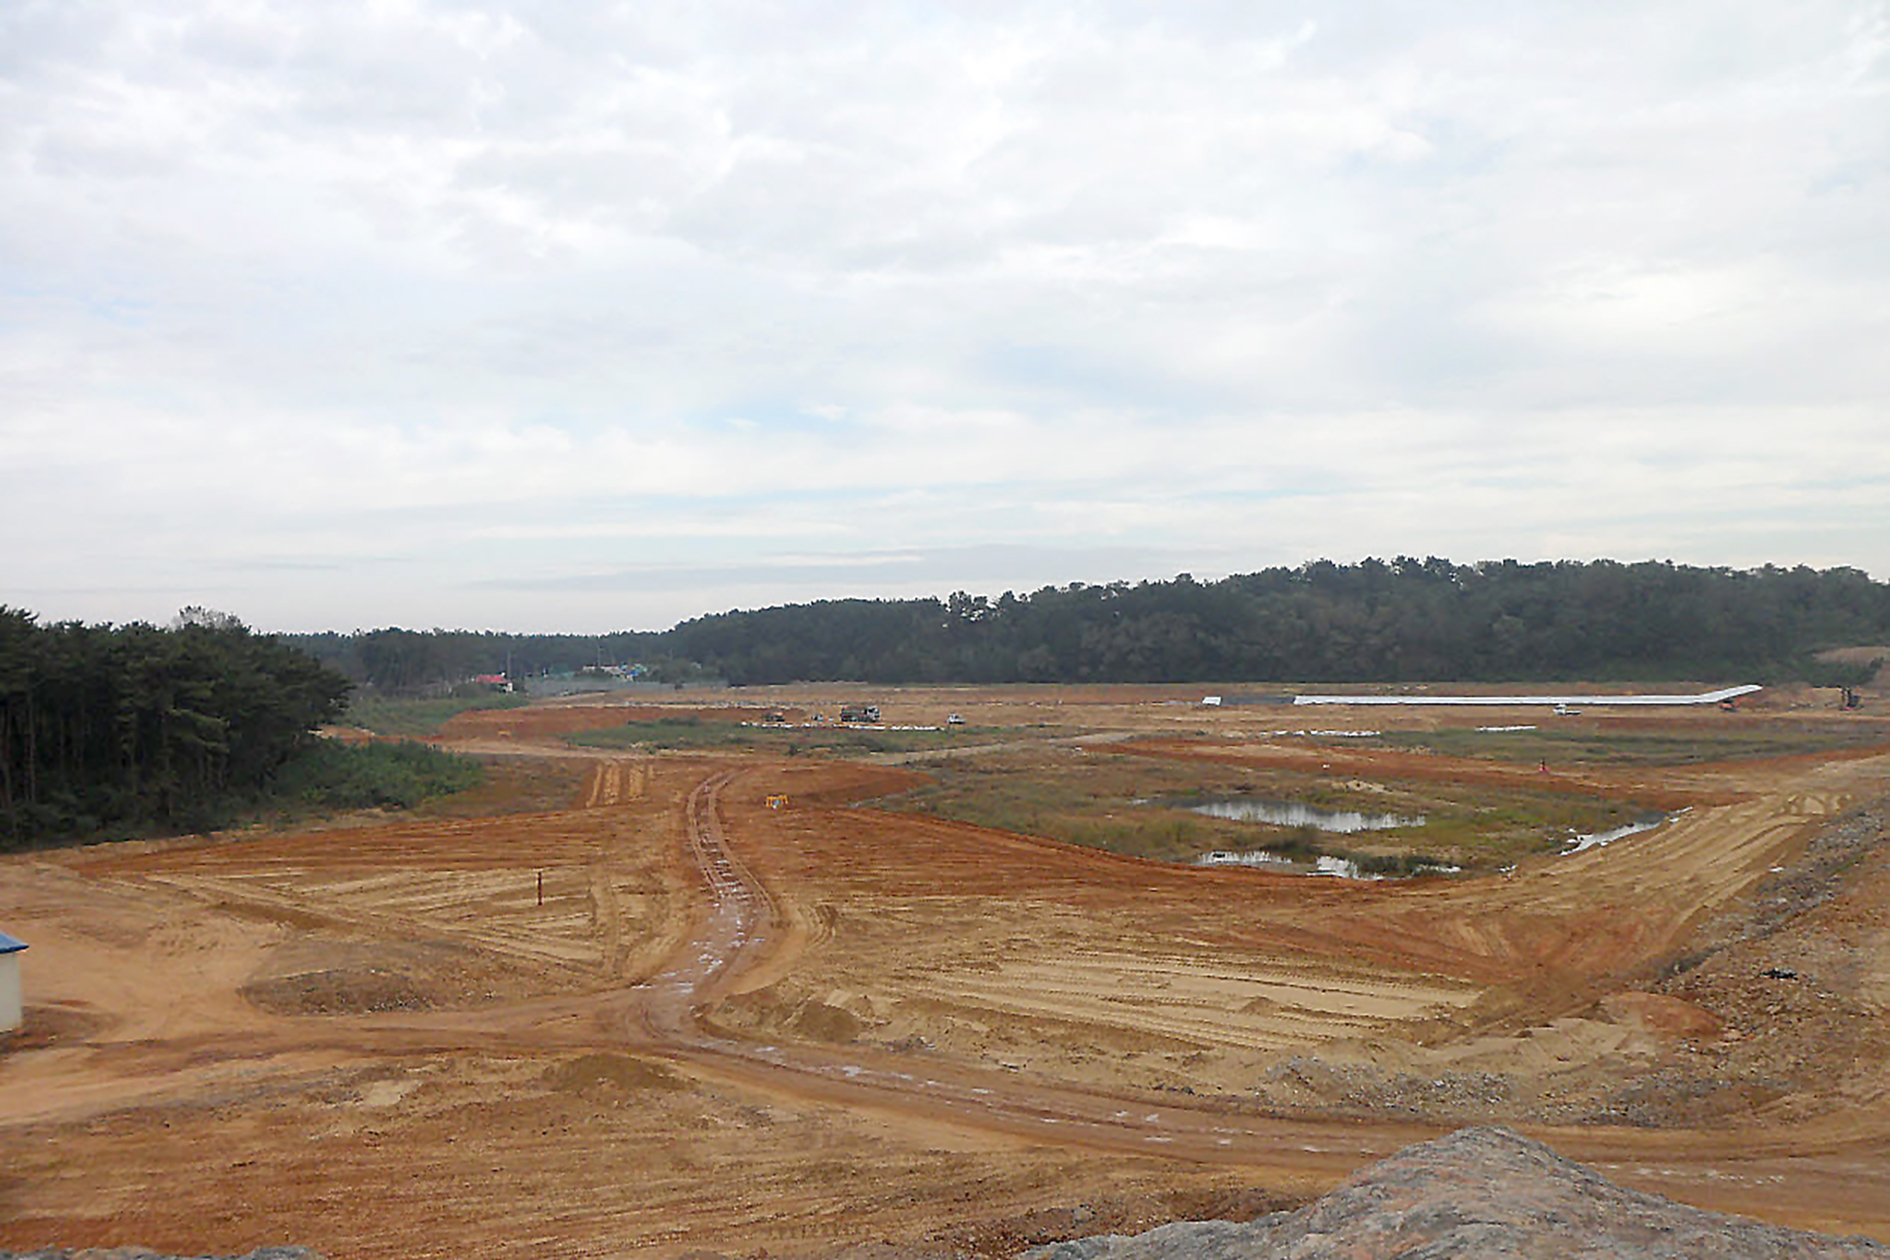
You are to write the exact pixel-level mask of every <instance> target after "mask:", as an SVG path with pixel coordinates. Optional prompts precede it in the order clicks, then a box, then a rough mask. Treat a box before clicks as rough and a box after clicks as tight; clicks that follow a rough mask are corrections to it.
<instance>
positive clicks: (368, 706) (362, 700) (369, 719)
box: [341, 691, 531, 739]
mask: <svg viewBox="0 0 1890 1260" xmlns="http://www.w3.org/2000/svg"><path fill="white" fill-rule="evenodd" d="M530 703H531V701H530V699H529V698H527V697H525V696H521V695H517V694H514V693H509V692H502V691H495V692H487V693H484V694H481V695H473V696H442V697H440V698H439V699H436V700H404V699H398V698H393V697H388V696H362V695H357V696H356V697H355V698H354V699H353V700H351V701H349V703H348V711H347V712H346V713H345V714H343V715H342V718H341V720H342V722H343V723H344V724H346V725H349V726H358V727H360V728H361V729H363V730H368V731H373V732H374V733H375V734H376V735H391V736H394V737H395V738H398V739H417V738H419V737H420V736H423V735H431V734H433V733H434V732H435V731H437V730H439V729H440V727H441V726H443V725H444V724H445V723H446V722H447V721H448V720H449V719H451V718H454V717H457V716H458V715H459V714H461V713H467V712H471V711H472V710H474V709H517V708H521V707H522V706H524V705H527V704H530Z"/></svg>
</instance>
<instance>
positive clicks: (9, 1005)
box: [0, 932, 26, 1032]
mask: <svg viewBox="0 0 1890 1260" xmlns="http://www.w3.org/2000/svg"><path fill="white" fill-rule="evenodd" d="M25 949H26V942H25V941H22V940H20V939H18V938H17V937H12V936H8V935H7V934H6V933H5V932H0V1032H12V1031H13V1030H14V1029H15V1028H18V1027H19V1026H20V1025H21V1024H22V1023H23V1022H24V1017H25V1009H26V1008H25V1001H24V999H23V997H22V995H21V992H20V954H21V952H22V951H24V950H25Z"/></svg>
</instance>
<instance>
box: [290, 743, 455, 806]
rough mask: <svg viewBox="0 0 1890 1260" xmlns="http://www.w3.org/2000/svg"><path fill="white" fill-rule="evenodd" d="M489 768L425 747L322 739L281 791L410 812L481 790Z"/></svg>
mask: <svg viewBox="0 0 1890 1260" xmlns="http://www.w3.org/2000/svg"><path fill="white" fill-rule="evenodd" d="M484 779H485V769H484V768H483V767H482V766H481V765H480V764H479V763H478V762H477V761H474V760H473V759H472V758H471V757H462V756H460V755H458V754H456V753H449V752H442V751H441V750H439V749H437V748H433V747H431V746H429V745H427V744H416V743H412V742H409V741H405V740H403V741H401V742H399V743H394V744H356V745H349V744H341V743H336V742H334V741H332V740H323V741H321V742H319V743H317V744H315V745H314V746H313V747H311V748H309V749H308V750H307V751H306V752H304V753H302V754H301V755H299V756H297V757H295V758H294V759H293V760H291V761H290V762H288V763H287V764H286V765H284V766H283V767H282V769H281V770H280V771H279V772H278V773H277V776H276V790H277V793H278V794H279V795H281V796H283V797H285V798H288V799H290V800H295V801H300V802H301V803H303V804H306V805H316V806H322V807H325V808H329V809H368V808H374V807H391V808H395V809H411V808H412V807H414V806H415V805H418V804H420V803H421V802H422V801H424V800H427V799H428V798H430V797H434V796H444V795H446V794H448V793H450V792H463V791H465V790H466V789H467V788H472V787H477V786H478V785H479V784H480V783H481V782H482V781H483V780H484Z"/></svg>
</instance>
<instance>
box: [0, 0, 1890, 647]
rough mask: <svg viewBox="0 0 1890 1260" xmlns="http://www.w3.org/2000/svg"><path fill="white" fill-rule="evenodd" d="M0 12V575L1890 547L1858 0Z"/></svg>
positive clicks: (291, 606) (851, 591)
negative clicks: (0, 541)
mask: <svg viewBox="0 0 1890 1260" xmlns="http://www.w3.org/2000/svg"><path fill="white" fill-rule="evenodd" d="M1511 8H1513V9H1515V11H1513V12H1511V11H1508V10H1506V9H1505V8H1503V7H1502V6H1490V5H1486V4H1470V3H1449V2H1443V3H1433V4H1426V5H1411V4H1402V3H1400V4H1392V3H1384V4H1372V3H1360V4H1352V5H1346V6H1326V5H1311V4H1304V5H1302V4H1286V3H1240V4H1234V3H1228V4H1216V3H1202V4H1192V5H1179V6H1171V7H1169V8H1163V9H1162V10H1161V11H1159V12H1157V11H1156V10H1155V8H1154V7H1153V6H1143V5H1128V4H1108V3H1097V4H1030V3H1025V4H1016V3H1007V4H1002V5H998V4H982V3H961V4H938V5H926V4H908V5H862V6H855V5H841V4H825V3H801V4H777V5H765V4H740V5H734V4H715V3H701V2H699V0H692V2H691V3H686V4H674V5H667V4H662V3H638V4H634V5H619V6H607V5H603V4H598V3H570V4H560V3H555V2H548V3H542V4H533V5H525V4H519V5H512V6H507V5H498V4H477V3H465V4H458V3H436V2H429V0H376V2H375V3H369V4H359V5H332V4H316V3H306V4H297V3H282V2H271V0H255V2H242V0H230V2H227V3H213V2H206V3H195V4H191V5H188V6H181V5H174V4H168V3H155V2H139V0H98V2H96V3H81V2H78V0H55V2H50V3H38V2H35V0H27V2H21V0H0V471H3V472H4V474H5V486H6V492H5V494H4V496H0V531H4V541H5V544H6V546H5V551H4V558H3V559H0V603H6V604H11V605H13V606H16V607H25V608H29V609H32V610H34V611H37V612H39V613H41V614H42V615H43V616H45V617H48V618H51V619H66V618H83V619H87V620H129V619H148V620H158V621H162V620H165V619H167V618H168V617H169V616H170V615H171V614H172V613H173V612H175V611H176V609H177V608H178V607H180V606H182V605H183V604H186V603H202V604H209V605H212V606H215V607H220V608H225V609H228V610H230V611H233V612H235V613H237V614H238V615H240V616H242V617H243V618H244V619H245V620H247V621H249V622H250V623H252V624H254V625H258V626H261V627H265V628H271V629H319V628H330V627H332V628H340V629H351V628H354V627H369V626H378V625H386V624H404V625H418V626H431V625H468V626H477V627H495V628H514V629H525V630H550V629H568V630H579V631H597V630H604V629H611V628H624V627H635V628H660V627H663V626H667V625H669V624H671V623H672V622H674V621H676V620H678V619H680V618H683V617H687V616H692V615H695V614H697V613H700V612H706V611H719V610H722V609H725V608H729V607H735V606H744V607H752V606H758V605H764V604H772V603H781V602H786V601H791V600H801V599H810V598H820V597H831V596H843V595H910V594H944V593H946V592H949V591H950V590H952V589H955V588H965V589H970V590H973V591H981V592H987V593H990V594H996V593H998V592H999V591H1001V590H1003V589H1006V588H1010V589H1016V590H1020V591H1021V590H1029V589H1034V588H1035V587H1038V586H1041V585H1044V584H1046V583H1058V584H1062V583H1066V582H1069V581H1075V580H1081V581H1107V580H1111V579H1116V578H1128V579H1135V578H1140V577H1166V576H1172V575H1173V574H1175V573H1177V572H1180V571H1183V570H1186V571H1190V572H1192V573H1194V574H1195V575H1196V576H1198V577H1211V576H1219V575H1221V574H1225V573H1228V572H1244V571H1248V570H1252V569H1257V568H1260V567H1263V566H1266V565H1270V564H1296V563H1299V562H1300V561H1303V560H1306V559H1310V558H1316V557H1327V558H1331V559H1335V560H1356V559H1358V558H1360V557H1362V556H1365V555H1379V556H1386V557H1389V556H1392V555H1396V554H1413V555H1426V554H1437V555H1445V556H1449V557H1451V558H1453V559H1457V560H1462V561H1468V560H1475V559H1485V558H1499V557H1505V556H1514V557H1517V558H1520V559H1543V558H1551V559H1552V558H1572V559H1588V558H1593V557H1597V556H1611V557H1615V558H1619V559H1624V560H1635V559H1645V558H1650V557H1651V558H1670V559H1674V560H1678V561H1682V562H1688V563H1699V564H1730V565H1736V566H1747V565H1755V564H1761V563H1767V562H1775V563H1782V564H1797V563H1808V564H1813V565H1817V566H1820V567H1823V566H1827V565H1833V564H1849V565H1855V566H1858V567H1861V568H1864V569H1867V570H1869V571H1871V572H1872V573H1873V574H1874V575H1876V576H1878V577H1880V578H1882V577H1890V412H1887V411H1886V408H1885V402H1886V399H1890V350H1886V347H1890V230H1886V225H1890V9H1886V6H1885V5H1884V4H1882V3H1844V2H1839V0H1825V2H1820V0H1811V2H1809V3H1805V4H1797V5H1789V6H1787V5H1776V4H1756V3H1736V4H1726V3H1706V2H1705V0H1698V2H1693V3H1659V2H1658V0H1656V2H1654V3H1634V4H1593V3H1568V4H1555V3H1538V4H1533V5H1527V6H1511Z"/></svg>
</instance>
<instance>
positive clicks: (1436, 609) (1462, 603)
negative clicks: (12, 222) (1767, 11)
mask: <svg viewBox="0 0 1890 1260" xmlns="http://www.w3.org/2000/svg"><path fill="white" fill-rule="evenodd" d="M1887 637H1890V585H1886V584H1884V583H1880V582H1875V581H1873V580H1872V579H1871V578H1870V576H1869V575H1868V574H1866V573H1864V572H1862V571H1860V570H1857V569H1851V568H1833V569H1825V570H1815V569H1811V568H1807V567H1804V566H1800V567H1797V568H1790V569H1786V568H1780V567H1776V566H1770V565H1768V566H1765V567H1763V568H1758V569H1749V570H1739V569H1730V568H1699V567H1691V566H1686V565H1676V564H1673V563H1670V562H1657V561H1648V562H1643V563H1635V564H1623V563H1619V562H1616V561H1611V560H1597V561H1588V562H1580V561H1556V562H1545V563H1538V564H1522V563H1518V562H1516V561H1514V560H1502V561H1488V562H1482V563H1477V564H1455V563H1452V562H1451V561H1449V560H1443V559H1438V558H1436V557H1431V558H1427V559H1422V560H1419V559H1415V558H1412V557H1399V558H1397V559H1393V560H1389V561H1385V560H1378V559H1367V560H1364V561H1360V562H1359V563H1357V564H1336V563H1333V562H1331V561H1326V560H1319V561H1312V562H1309V563H1306V564H1302V565H1299V566H1296V567H1292V568H1286V567H1277V568H1269V569H1262V570H1260V571H1258V572H1254V573H1246V574H1236V575H1234V576H1231V577H1227V578H1224V579H1221V580H1220V581H1215V582H1199V581H1196V580H1195V579H1194V578H1192V577H1191V576H1189V575H1187V574H1182V575H1180V576H1178V577H1175V578H1173V579H1169V580H1166V581H1155V582H1137V583H1134V584H1130V583H1128V582H1112V583H1108V584H1106V585H1085V584H1083V583H1072V584H1070V585H1067V586H1046V587H1044V588H1043V589H1041V590H1038V591H1034V592H1030V593H1026V594H1021V595H1020V594H1017V593H1015V592H1010V591H1006V592H1005V593H1003V594H1002V595H1000V596H998V597H997V598H995V599H993V598H991V597H989V596H986V595H972V594H969V593H966V592H962V591H961V592H957V593H954V594H952V595H950V596H949V597H947V598H944V599H901V600H874V599H837V600H821V601H816V602H813V603H806V604H793V605H786V606H782V607H776V608H765V609H759V610H753V611H734V612H727V613H719V614H714V615H710V616H703V617H697V618H693V619H691V620H688V621H684V622H682V623H680V624H678V625H676V626H674V627H672V628H671V629H669V630H667V631H663V632H651V633H643V632H624V633H622V634H618V635H611V636H602V637H588V636H577V635H499V634H490V633H487V634H475V633H472V632H467V631H441V630H435V631H431V632H420V631H409V630H399V629H387V630H376V631H370V632H365V633H362V632H357V633H356V634H354V635H351V636H350V635H329V636H291V637H290V638H291V641H292V642H295V643H297V644H298V645H300V646H303V647H305V648H308V649H309V650H311V651H313V652H316V653H317V654H318V655H322V656H324V658H325V659H329V660H331V661H333V662H335V663H336V665H337V666H338V667H340V668H343V669H345V670H346V671H347V672H349V673H350V674H351V676H353V677H355V678H357V679H359V680H361V681H364V682H367V683H369V684H371V685H374V686H376V687H381V688H386V689H390V690H395V691H398V690H400V689H402V688H414V687H418V686H421V685H424V684H428V683H439V682H443V681H450V680H453V679H457V678H464V677H468V676H471V675H472V674H476V673H488V672H499V671H502V670H504V669H505V668H506V663H507V661H508V659H509V660H510V662H511V665H512V671H513V673H514V675H515V676H523V675H525V674H527V673H534V672H537V671H539V670H540V669H547V668H553V669H556V668H566V669H568V668H576V667H578V666H581V665H585V664H590V663H592V662H593V661H616V662H630V661H643V662H645V663H651V662H656V663H660V665H661V670H660V671H659V673H658V676H659V677H682V676H685V675H688V674H698V675H700V674H707V675H714V676H717V677H720V678H723V679H726V680H727V681H729V682H731V683H736V684H763V683H781V682H793V681H816V680H829V679H860V680H865V681H871V682H885V683H899V682H972V683H1008V682H1049V683H1078V682H1193V681H1201V682H1210V681H1215V682H1243V681H1250V682H1265V681H1278V682H1321V683H1342V682H1372V683H1394V682H1425V681H1449V680H1453V679H1456V680H1466V681H1508V680H1522V679H1541V680H1545V681H1554V680H1572V679H1583V678H1590V679H1617V680H1634V679H1662V678H1667V679H1672V678H1720V677H1729V676H1735V675H1736V676H1739V677H1742V678H1754V679H1759V680H1777V679H1782V678H1806V677H1810V678H1812V679H1813V680H1823V681H1829V682H1838V681H1847V680H1848V681H1855V679H1854V678H1851V677H1850V676H1849V675H1846V674H1845V671H1844V670H1842V669H1839V668H1836V667H1824V666H1819V665H1817V664H1816V663H1815V662H1813V661H1812V660H1811V659H1810V654H1811V653H1813V652H1815V651H1817V650H1819V649H1821V648H1825V647H1830V646H1837V645H1844V644H1858V643H1883V642H1885V641H1886V638H1887ZM1827 675H1828V677H1827ZM1840 675H1844V676H1843V677H1840Z"/></svg>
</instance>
